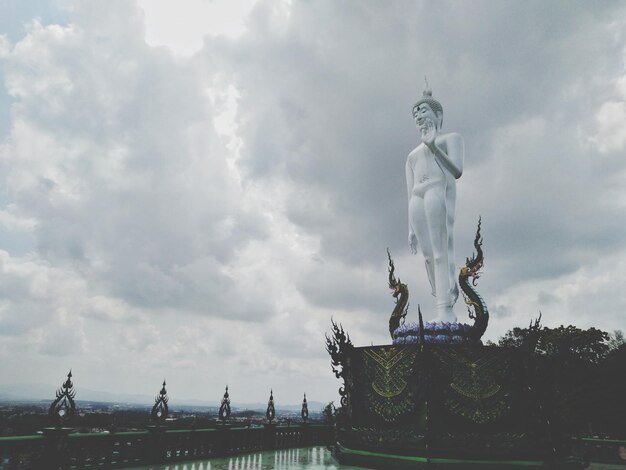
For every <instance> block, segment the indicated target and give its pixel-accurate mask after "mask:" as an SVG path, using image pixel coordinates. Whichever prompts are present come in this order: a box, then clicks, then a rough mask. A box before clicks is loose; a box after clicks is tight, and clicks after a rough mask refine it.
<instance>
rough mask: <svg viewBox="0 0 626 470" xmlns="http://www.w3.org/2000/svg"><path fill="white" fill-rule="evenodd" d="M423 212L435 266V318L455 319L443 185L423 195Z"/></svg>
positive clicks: (448, 320)
mask: <svg viewBox="0 0 626 470" xmlns="http://www.w3.org/2000/svg"><path fill="white" fill-rule="evenodd" d="M424 212H425V214H426V220H427V225H428V231H429V235H430V240H431V246H432V252H433V261H434V268H435V292H436V294H437V295H436V297H437V320H438V321H445V322H454V321H456V315H454V311H453V310H452V307H453V306H454V302H455V300H456V299H455V298H454V288H453V286H454V285H455V284H451V280H450V274H449V270H450V262H449V259H450V256H449V255H450V254H449V253H448V249H449V245H448V242H449V238H448V217H447V210H446V199H445V187H444V186H433V187H432V188H430V189H429V190H428V191H426V194H425V195H424Z"/></svg>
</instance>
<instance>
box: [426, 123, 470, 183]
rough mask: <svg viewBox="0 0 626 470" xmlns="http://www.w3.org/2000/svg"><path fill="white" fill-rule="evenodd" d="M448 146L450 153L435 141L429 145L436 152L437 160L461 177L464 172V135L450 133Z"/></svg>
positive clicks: (455, 176) (454, 174)
mask: <svg viewBox="0 0 626 470" xmlns="http://www.w3.org/2000/svg"><path fill="white" fill-rule="evenodd" d="M446 147H447V150H448V153H446V152H444V151H443V150H441V148H439V147H438V146H437V144H435V142H433V143H432V144H431V145H429V146H428V148H430V150H431V152H433V153H434V154H435V157H436V158H437V161H438V162H439V163H441V164H442V165H443V166H444V167H446V169H447V170H448V171H449V172H450V173H451V174H452V176H454V178H455V179H459V178H460V177H461V175H462V174H463V158H464V154H465V144H464V143H463V137H461V135H460V134H456V133H453V134H448V136H447V139H446Z"/></svg>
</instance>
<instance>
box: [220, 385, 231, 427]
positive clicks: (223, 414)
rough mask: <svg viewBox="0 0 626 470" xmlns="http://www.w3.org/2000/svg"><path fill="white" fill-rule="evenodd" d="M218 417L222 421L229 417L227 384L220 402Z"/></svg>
mask: <svg viewBox="0 0 626 470" xmlns="http://www.w3.org/2000/svg"><path fill="white" fill-rule="evenodd" d="M219 417H220V421H222V423H224V422H225V421H226V420H227V419H229V418H230V397H229V396H228V385H226V391H225V392H224V396H223V397H222V403H221V404H220V411H219Z"/></svg>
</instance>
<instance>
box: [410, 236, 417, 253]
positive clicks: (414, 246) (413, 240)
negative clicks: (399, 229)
mask: <svg viewBox="0 0 626 470" xmlns="http://www.w3.org/2000/svg"><path fill="white" fill-rule="evenodd" d="M409 249H410V250H411V253H413V254H415V253H417V237H416V236H415V233H414V232H413V231H411V232H409Z"/></svg>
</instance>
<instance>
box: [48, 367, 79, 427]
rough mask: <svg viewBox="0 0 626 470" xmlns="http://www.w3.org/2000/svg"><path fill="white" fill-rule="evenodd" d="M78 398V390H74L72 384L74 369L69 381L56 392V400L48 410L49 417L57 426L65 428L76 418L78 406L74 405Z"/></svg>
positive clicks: (68, 378) (69, 374)
mask: <svg viewBox="0 0 626 470" xmlns="http://www.w3.org/2000/svg"><path fill="white" fill-rule="evenodd" d="M75 396H76V390H74V384H73V383H72V369H70V371H69V373H68V374H67V380H66V381H65V382H63V385H61V388H59V389H57V391H56V398H55V399H54V401H53V402H52V404H51V405H50V408H49V409H48V416H50V418H52V420H53V421H54V423H55V424H56V425H57V426H63V424H64V423H66V422H68V421H69V420H70V419H72V417H73V416H74V413H75V412H76V404H75V403H74V397H75Z"/></svg>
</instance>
